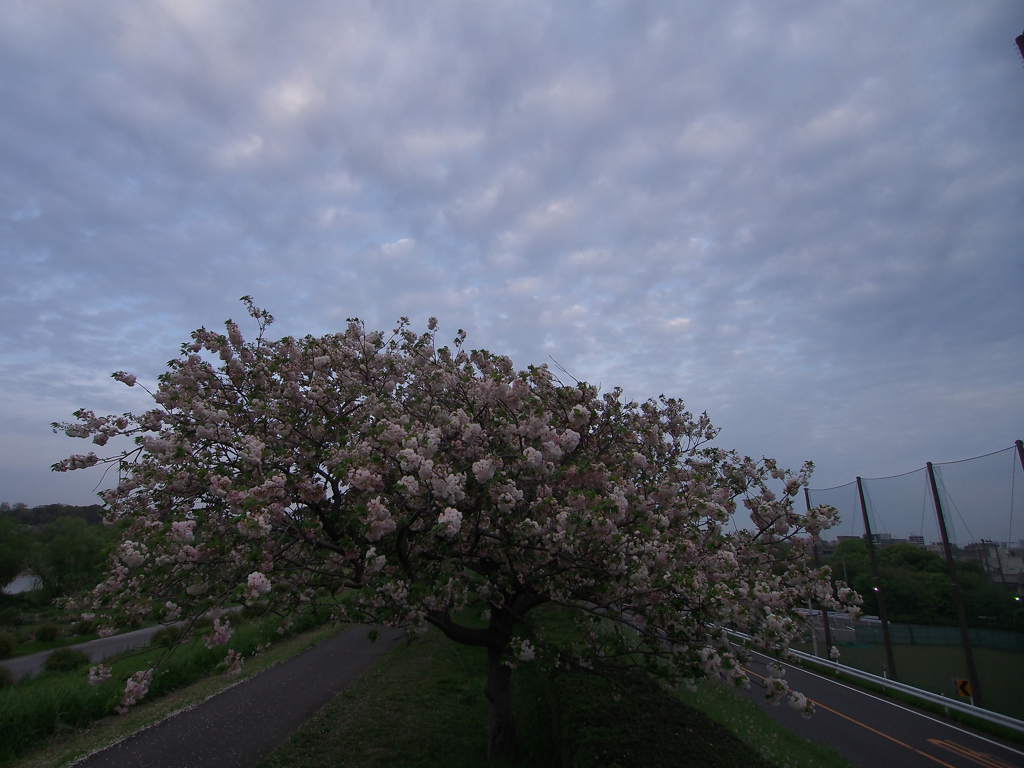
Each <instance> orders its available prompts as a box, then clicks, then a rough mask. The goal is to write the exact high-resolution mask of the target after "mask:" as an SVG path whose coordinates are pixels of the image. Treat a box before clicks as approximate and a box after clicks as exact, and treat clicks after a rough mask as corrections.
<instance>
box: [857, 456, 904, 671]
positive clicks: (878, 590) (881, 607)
mask: <svg viewBox="0 0 1024 768" xmlns="http://www.w3.org/2000/svg"><path fill="white" fill-rule="evenodd" d="M857 493H858V494H859V495H860V512H861V514H862V515H863V516H864V530H865V532H866V533H865V535H864V543H865V544H867V545H868V554H869V555H870V556H871V573H872V575H874V577H875V597H876V598H878V618H879V619H880V620H881V621H882V641H883V642H884V643H885V660H886V661H887V662H888V663H889V677H891V678H892V679H893V680H896V679H897V677H896V656H895V654H893V651H892V636H891V635H890V634H889V617H888V616H887V615H886V613H885V596H884V595H883V594H882V580H881V579H880V578H879V577H878V560H877V559H876V558H875V537H874V536H872V535H871V521H870V520H868V505H867V504H865V503H864V485H863V483H861V479H860V477H859V476H858V477H857Z"/></svg>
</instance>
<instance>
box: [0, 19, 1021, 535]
mask: <svg viewBox="0 0 1024 768" xmlns="http://www.w3.org/2000/svg"><path fill="white" fill-rule="evenodd" d="M1022 29H1024V10H1022V7H1021V5H1020V4H1019V3H1018V2H1009V1H1007V2H997V1H995V0H993V1H992V2H985V3H963V2H959V0H956V1H949V2H945V1H942V0H928V2H923V1H922V2H913V1H911V0H907V1H906V2H900V3H891V2H882V1H881V0H877V1H876V0H849V1H845V2H844V1H837V2H830V3H820V4H808V3H801V2H776V3H760V2H759V3H741V2H728V1H726V2H721V1H720V2H704V1H694V2H686V3H682V2H672V3H668V2H664V3H660V2H643V1H642V0H622V1H621V2H616V1H612V0H609V1H606V2H589V3H583V2H572V1H566V0H563V1H561V2H543V1H539V0H538V1H532V0H516V2H503V1H502V0H489V1H488V2H479V1H477V0H463V1H459V0H453V1H451V2H436V3H423V2H401V1H399V0H395V1H394V2H375V3H371V2H346V3H338V2H317V1H316V0H311V1H310V2H304V3H300V4H295V3H286V2H279V1H278V0H256V1H255V2H254V1H252V0H246V2H242V1H241V0H166V1H165V0H123V1H120V2H119V1H117V0H91V1H87V2H82V3H73V4H70V3H65V2H62V1H58V0H8V2H5V3H4V12H3V14H2V15H0V105H2V107H0V115H2V118H0V500H6V501H10V502H15V501H24V502H26V503H29V504H42V503H50V502H58V501H60V502H67V503H79V504H86V503H91V502H92V501H93V500H94V496H93V486H94V485H95V484H96V483H97V482H98V481H99V476H98V473H80V472H79V473H73V474H71V475H53V474H51V473H50V472H49V471H48V467H49V465H50V464H51V463H52V462H54V461H56V460H58V459H60V458H62V457H64V456H66V455H68V454H70V453H74V452H81V451H82V450H83V449H84V448H85V446H84V445H83V444H82V443H80V442H78V441H74V440H71V439H69V438H67V437H64V436H56V435H53V434H52V433H51V432H50V429H49V423H50V422H52V421H55V420H64V419H66V418H68V417H69V416H70V413H71V412H72V411H74V410H75V409H76V408H79V407H82V406H87V407H90V408H93V409H94V410H97V411H104V412H120V411H123V410H129V409H136V410H138V409H142V408H144V407H146V401H145V400H144V399H142V393H140V392H138V390H137V389H136V390H128V389H126V388H125V387H123V386H122V385H120V384H117V383H116V382H114V381H112V380H111V379H110V378H109V374H110V373H111V372H112V371H115V370H119V369H124V370H127V371H131V372H133V373H136V374H137V375H138V376H139V377H140V379H142V380H144V381H149V382H152V381H153V380H155V378H156V377H157V375H158V374H159V373H160V372H161V370H162V368H163V366H164V364H165V362H166V361H167V360H168V359H170V358H172V357H174V356H175V354H176V353H177V349H178V346H179V344H180V343H181V342H182V341H184V340H185V339H187V338H188V334H189V332H190V331H191V330H193V329H195V328H197V327H199V326H201V325H206V326H208V327H210V326H218V325H219V324H220V323H222V322H223V321H224V320H225V319H227V318H229V317H233V318H236V319H240V320H241V319H242V318H243V317H244V314H245V313H244V309H243V308H242V306H241V305H240V304H239V303H238V298H239V297H240V296H242V295H243V294H251V295H252V296H253V297H254V298H255V300H256V302H257V303H258V304H259V305H260V306H263V307H265V308H267V309H268V310H270V311H271V312H272V313H273V314H274V315H275V316H276V317H277V320H278V321H277V323H276V324H275V326H274V328H275V329H276V331H277V335H285V334H299V335H304V334H306V333H313V334H320V333H326V332H330V331H334V330H337V329H339V328H341V327H342V326H343V324H344V320H345V318H347V317H351V316H358V317H360V318H362V319H364V320H365V321H366V323H367V325H368V326H369V327H371V328H380V329H387V328H391V327H392V326H393V323H394V321H395V320H396V319H397V318H398V317H399V316H402V315H407V316H410V317H411V318H412V319H413V322H414V325H416V326H417V327H419V328H422V327H423V326H424V324H425V322H426V318H427V317H428V316H430V315H436V316H437V317H438V318H439V320H440V323H441V331H442V336H443V337H444V338H450V337H452V336H454V334H455V332H456V331H457V329H459V328H465V329H466V331H467V332H468V334H469V344H470V346H473V347H485V348H488V349H491V350H493V351H496V352H501V353H505V354H508V355H510V356H511V357H512V358H513V360H514V361H515V362H516V363H517V365H520V366H526V365H528V364H531V363H533V364H539V363H545V362H548V363H550V362H551V360H552V359H554V360H557V361H558V363H560V364H561V365H562V366H564V367H565V368H566V369H567V370H568V371H569V372H571V373H572V374H573V375H574V376H576V377H577V378H579V379H585V380H589V381H592V382H599V383H601V384H602V385H603V386H604V387H605V388H611V387H614V386H622V387H623V388H624V389H625V391H626V393H627V394H628V395H629V396H630V397H632V398H636V399H640V398H646V397H649V396H656V395H658V394H660V393H665V394H668V395H675V396H679V397H682V398H683V399H684V400H685V401H686V403H687V404H688V406H689V407H690V408H691V410H694V411H697V412H699V411H704V410H706V411H708V413H709V414H710V416H711V417H712V420H713V421H714V422H715V423H716V424H718V425H719V426H720V427H722V430H723V431H722V434H721V436H720V438H719V442H720V443H721V444H722V445H723V446H726V447H732V448H737V449H738V450H740V451H741V452H743V453H746V454H750V455H752V456H761V455H768V456H774V457H777V458H778V459H779V460H780V462H781V463H783V464H784V465H788V466H798V465H799V464H800V463H801V462H802V461H803V460H805V459H811V460H813V461H814V462H815V463H816V465H817V467H818V469H817V472H816V474H815V476H814V478H813V482H812V485H813V486H814V487H825V486H831V485H839V484H841V483H845V482H847V481H848V480H851V479H852V478H853V477H854V476H856V475H863V476H865V477H872V476H883V475H891V474H896V473H900V472H907V471H909V470H913V469H916V468H917V467H920V466H922V465H923V464H924V462H925V461H928V460H931V461H936V462H943V461H950V460H954V459H961V458H965V457H969V456H974V455H977V454H981V453H986V452H989V451H994V450H996V449H1000V448H1005V447H1007V446H1010V445H1012V444H1013V442H1014V440H1016V439H1018V438H1021V437H1024V354H1022V353H1024V306H1022V298H1024V65H1022V62H1021V59H1020V56H1019V54H1018V52H1017V49H1016V47H1015V45H1014V38H1015V37H1016V36H1017V35H1018V34H1020V33H1021V30H1022ZM243 328H248V326H245V325H243ZM249 330H251V328H249ZM1017 480H1018V481H1020V480H1021V478H1020V477H1019V476H1018V478H1017ZM1021 514H1022V518H1024V510H1021ZM1000 525H1001V524H1000Z"/></svg>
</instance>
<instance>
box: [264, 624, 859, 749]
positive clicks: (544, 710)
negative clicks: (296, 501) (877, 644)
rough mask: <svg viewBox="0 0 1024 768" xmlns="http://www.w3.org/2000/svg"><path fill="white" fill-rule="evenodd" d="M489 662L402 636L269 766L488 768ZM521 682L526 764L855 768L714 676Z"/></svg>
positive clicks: (436, 641) (529, 668)
mask: <svg viewBox="0 0 1024 768" xmlns="http://www.w3.org/2000/svg"><path fill="white" fill-rule="evenodd" d="M484 670H485V655H484V652H483V651H482V650H481V649H476V648H467V647H464V646H455V645H452V644H451V643H450V642H449V641H447V640H446V639H444V638H443V637H441V636H440V635H438V634H437V633H434V632H431V633H428V634H427V635H426V636H425V637H424V638H422V639H419V640H417V641H415V642H413V643H412V644H411V645H405V644H399V645H397V646H396V647H395V648H393V649H392V650H390V651H389V652H388V653H387V654H385V655H384V656H383V657H382V658H381V659H380V660H379V661H378V662H377V663H376V664H375V665H374V666H373V667H371V668H370V670H369V671H368V672H367V673H365V674H364V675H363V676H362V677H361V678H360V679H359V680H357V681H356V682H355V683H354V684H353V685H351V686H350V687H349V688H348V689H346V690H345V691H344V692H342V693H341V694H339V695H338V696H337V697H336V698H335V699H334V700H333V701H332V702H331V703H330V704H328V705H327V706H326V707H324V709H322V710H321V711H320V712H319V713H318V714H317V715H316V716H315V717H314V718H312V719H311V720H310V721H309V722H307V723H306V724H305V725H304V726H303V727H302V728H300V729H299V730H298V731H297V732H296V733H295V734H293V736H292V737H291V738H290V739H289V740H288V741H287V742H286V743H285V744H283V745H282V746H281V747H279V748H278V749H277V750H276V751H275V752H274V753H273V755H271V756H270V757H269V758H268V759H267V760H265V761H263V762H262V763H260V765H259V768H312V766H325V765H331V766H336V767H337V768H377V767H378V766H379V767H381V768H383V767H384V766H388V768H428V767H433V766H438V767H440V766H443V767H444V768H479V766H483V765H487V759H486V754H487V744H486V717H487V715H486V712H487V702H486V700H485V699H484V695H483V689H484V683H485V672H484ZM513 690H514V697H515V708H516V718H517V723H516V724H517V730H518V739H519V751H520V755H519V759H518V761H517V763H516V765H519V766H531V768H588V767H589V766H607V767H609V768H611V767H613V766H617V765H618V766H634V765H643V766H645V768H659V767H661V766H666V767H667V766H672V768H687V766H701V767H702V768H714V767H715V766H722V767H723V768H725V767H726V766H728V767H729V768H732V766H748V767H749V768H760V766H769V765H776V766H794V767H802V766H807V768H811V767H812V766H813V767H815V768H818V767H820V766H825V767H826V768H827V767H828V766H834V767H835V768H849V763H847V762H846V761H845V760H844V759H843V758H842V757H840V756H839V755H838V754H837V753H835V752H834V751H832V750H829V749H827V748H825V747H821V746H819V745H815V744H811V743H810V742H807V741H805V740H804V739H801V738H799V737H797V736H795V735H794V734H792V733H790V732H789V731H786V730H785V729H783V728H782V727H781V726H779V725H777V724H775V723H774V722H773V721H772V720H771V719H770V718H768V717H767V716H766V715H764V714H763V713H762V712H761V711H760V710H759V709H758V708H757V706H756V705H755V704H753V703H752V702H750V701H748V700H746V699H743V698H741V697H739V696H737V695H736V694H735V693H734V692H732V691H730V690H728V689H726V688H725V687H724V686H723V685H721V684H719V683H716V682H713V681H707V682H706V683H705V684H704V685H703V686H701V687H700V688H699V689H698V691H697V693H695V694H690V693H686V692H683V693H682V694H680V695H678V696H677V695H673V694H669V693H666V692H664V691H663V690H661V689H659V688H657V687H655V686H652V685H647V686H635V685H634V686H629V687H626V688H623V687H620V686H619V685H616V684H613V683H611V682H609V681H607V680H604V679H603V678H600V677H597V676H593V675H588V674H583V673H571V674H570V673H559V674H555V675H553V676H548V675H546V674H544V673H543V672H540V671H538V670H537V668H536V667H535V666H533V665H531V664H520V665H519V667H518V669H517V670H516V672H515V674H514V675H513Z"/></svg>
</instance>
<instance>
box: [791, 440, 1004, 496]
mask: <svg viewBox="0 0 1024 768" xmlns="http://www.w3.org/2000/svg"><path fill="white" fill-rule="evenodd" d="M1014 445H1016V446H1017V458H1018V459H1020V468H1021V469H1022V470H1024V441H1021V440H1018V441H1017V442H1015V443H1014ZM804 490H805V491H806V490H807V489H806V488H804ZM1010 503H1011V504H1012V503H1013V499H1010Z"/></svg>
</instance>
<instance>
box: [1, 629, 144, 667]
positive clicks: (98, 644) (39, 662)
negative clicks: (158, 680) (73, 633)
mask: <svg viewBox="0 0 1024 768" xmlns="http://www.w3.org/2000/svg"><path fill="white" fill-rule="evenodd" d="M161 629H163V627H162V626H161V625H159V624H157V625H156V626H154V627H146V628H145V629H137V630H135V631H134V632H125V633H124V634H122V635H111V636H110V637H101V638H99V639H98V640H87V641H86V642H84V643H75V644H74V645H67V646H64V647H65V648H74V649H75V650H78V651H83V652H84V653H85V654H86V655H87V656H88V657H89V658H90V659H91V660H92V661H102V660H103V659H105V658H107V657H108V656H113V655H114V654H117V653H121V652H122V651H130V650H131V649H132V648H138V647H139V646H142V645H145V644H146V643H148V642H149V638H151V637H152V636H153V634H154V633H155V632H158V631H160V630H161ZM53 650H54V649H51V650H49V651H39V653H30V654H28V655H27V656H15V657H14V658H13V659H4V660H3V661H0V666H4V667H7V668H8V669H9V670H11V672H13V673H14V679H15V680H20V679H21V678H23V677H31V676H33V675H38V674H39V673H40V672H42V671H43V662H45V661H46V657H47V656H49V655H50V654H51V653H53Z"/></svg>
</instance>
